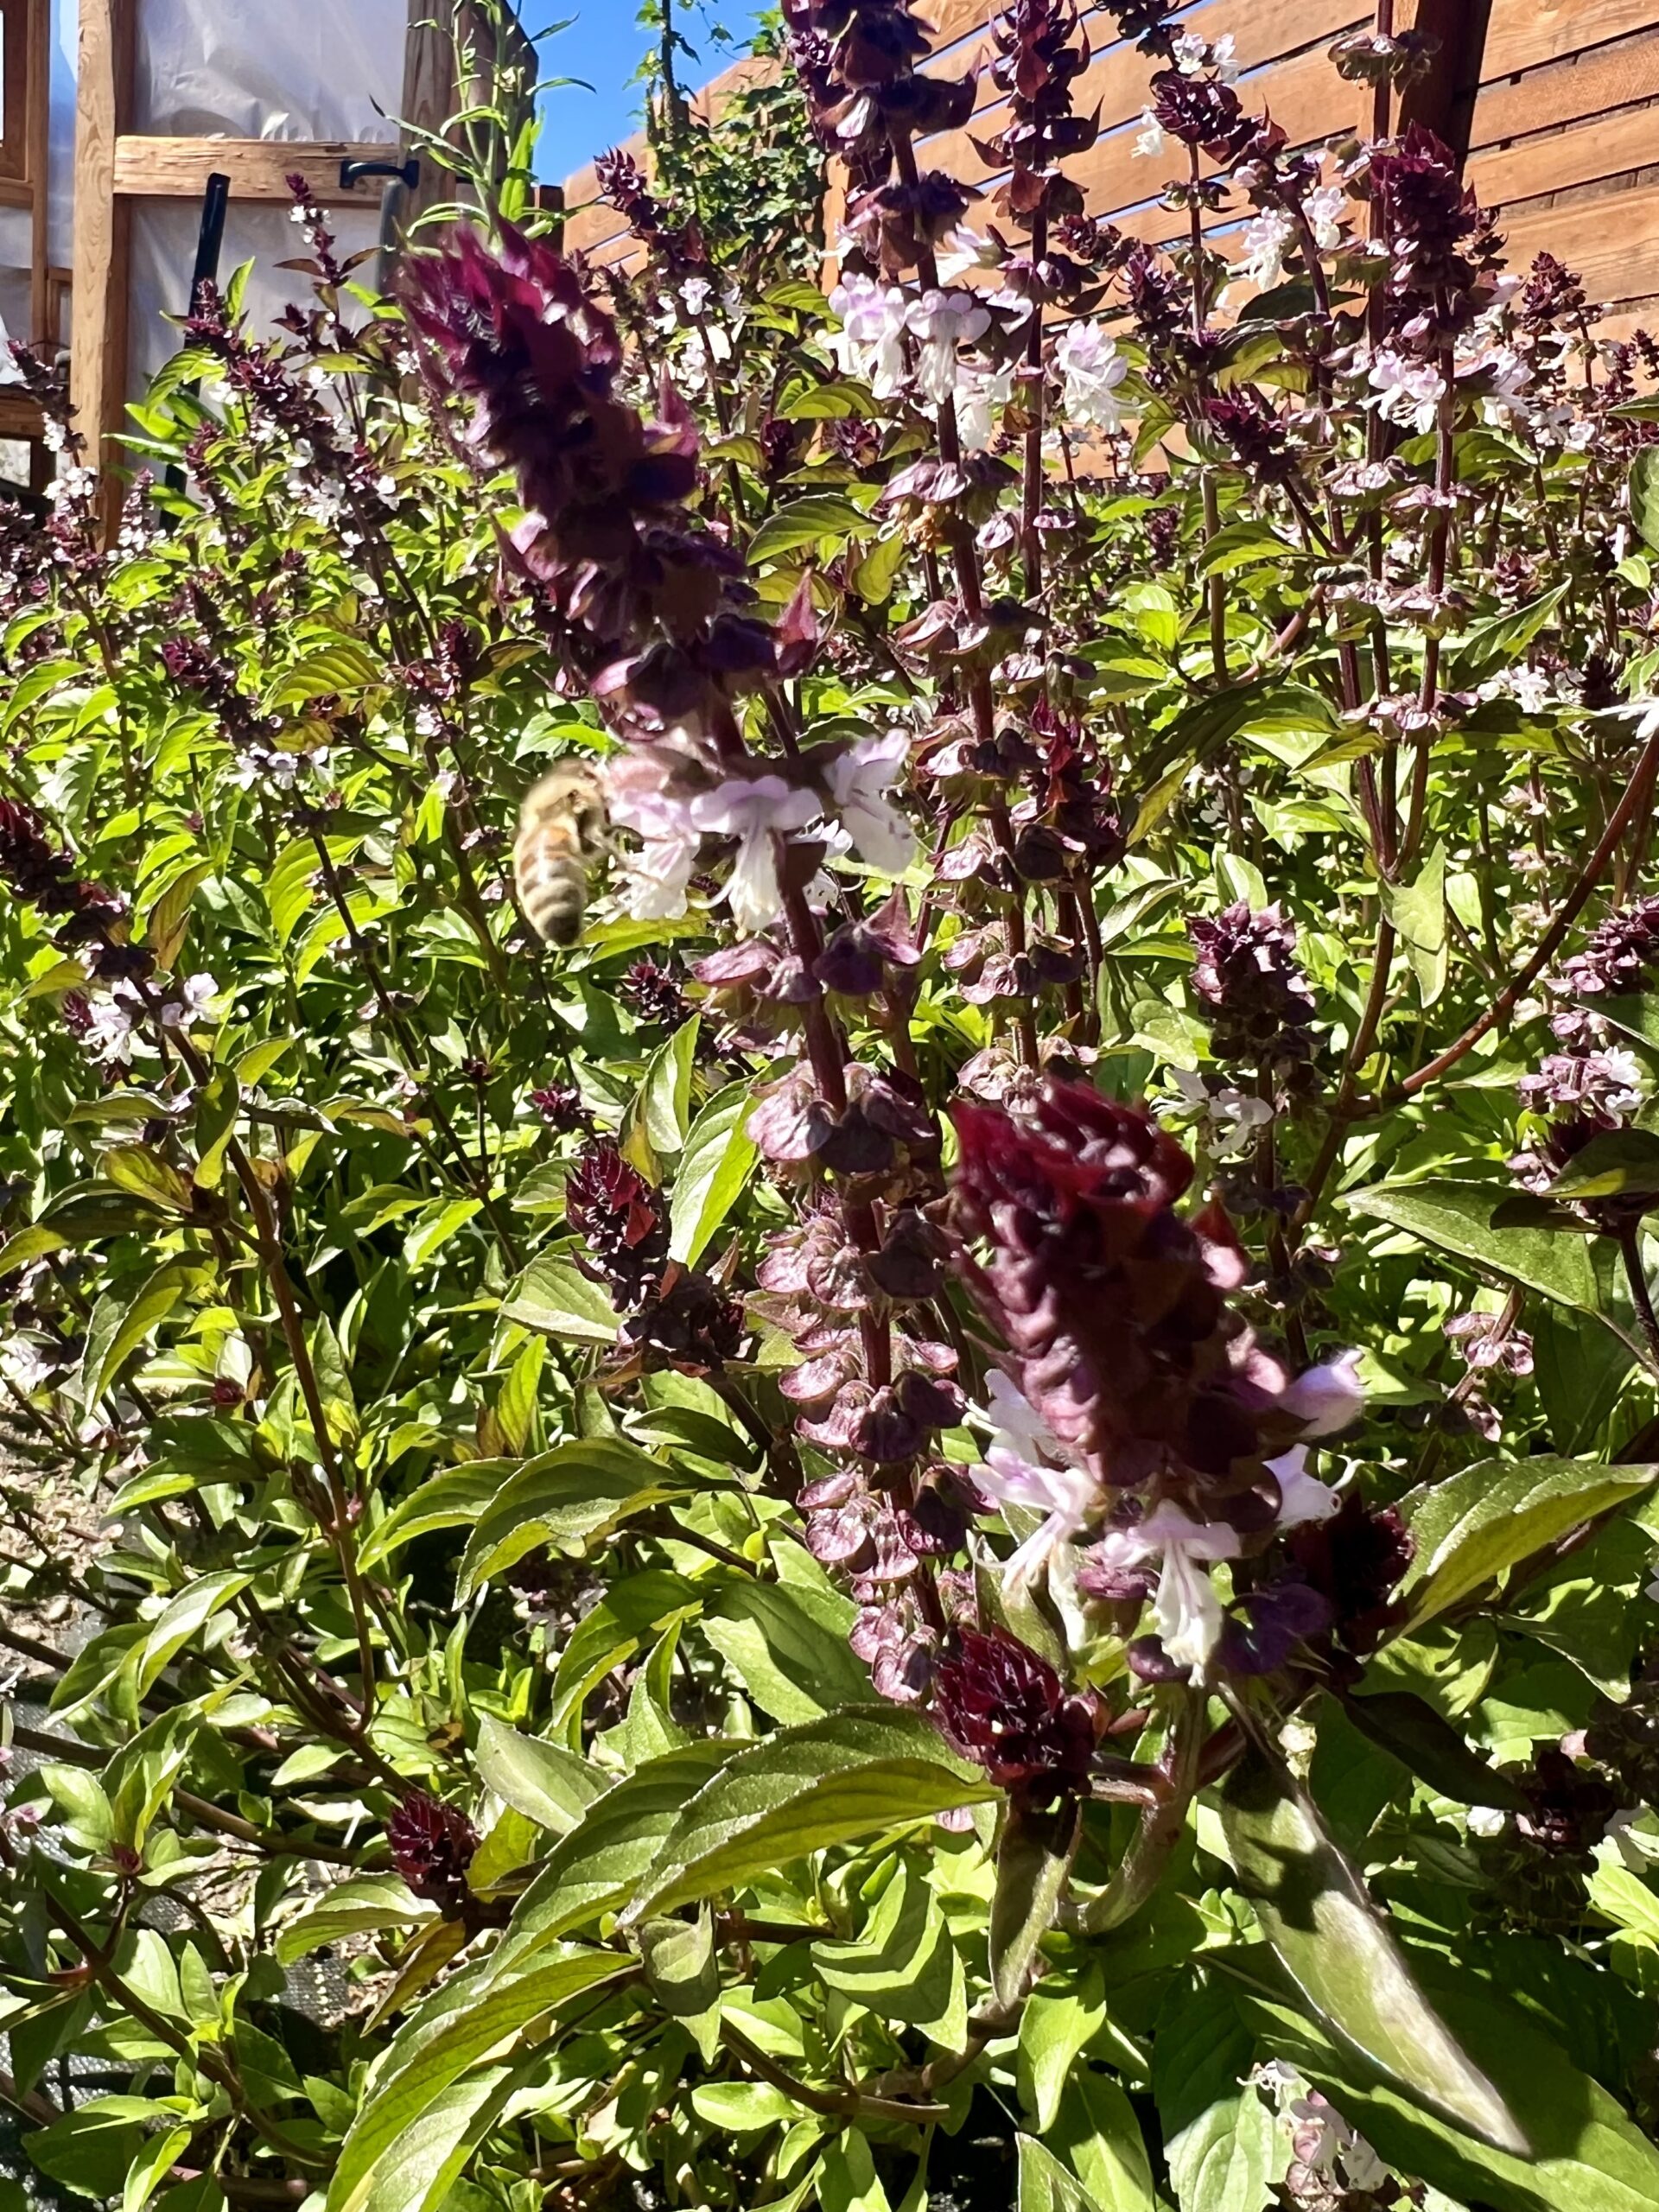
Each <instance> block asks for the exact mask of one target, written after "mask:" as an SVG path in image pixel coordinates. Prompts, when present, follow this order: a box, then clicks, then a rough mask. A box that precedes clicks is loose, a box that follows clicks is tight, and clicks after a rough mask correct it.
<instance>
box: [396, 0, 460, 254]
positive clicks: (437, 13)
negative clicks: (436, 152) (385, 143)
mask: <svg viewBox="0 0 1659 2212" xmlns="http://www.w3.org/2000/svg"><path fill="white" fill-rule="evenodd" d="M453 22H454V0H409V30H408V33H407V35H406V36H405V39H404V99H403V111H402V115H401V118H400V120H401V121H402V122H403V123H404V124H412V125H413V126H414V127H415V129H416V130H423V131H425V130H429V131H432V132H434V133H436V132H439V131H441V130H442V129H443V126H444V124H446V123H447V122H448V119H449V114H450V111H451V109H452V107H453V105H454V80H455V57H454V46H453V44H452V42H451V29H452V25H453ZM404 154H405V156H408V155H410V154H413V155H414V156H415V157H416V160H417V161H418V162H420V165H421V181H420V182H419V184H418V185H417V186H416V188H415V190H414V191H413V192H408V193H404V194H401V195H400V198H401V200H402V205H401V207H399V208H398V210H397V221H398V224H399V226H400V227H401V228H402V229H404V230H405V231H407V230H408V229H409V228H410V226H411V224H413V223H414V222H415V221H416V219H417V218H418V217H419V216H420V215H422V214H423V213H425V211H426V209H427V208H429V207H435V206H436V205H437V204H438V203H439V202H440V201H441V200H447V199H448V198H450V197H451V196H452V195H453V193H454V179H453V178H452V177H451V176H450V175H449V174H448V171H447V170H446V169H441V168H439V167H438V165H437V163H436V162H435V161H434V160H433V158H432V156H431V155H430V154H429V153H428V152H427V150H426V149H425V147H424V146H423V145H422V143H421V142H420V140H419V138H418V137H412V136H408V135H406V136H405V138H404Z"/></svg>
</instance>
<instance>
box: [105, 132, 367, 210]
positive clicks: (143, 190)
mask: <svg viewBox="0 0 1659 2212" xmlns="http://www.w3.org/2000/svg"><path fill="white" fill-rule="evenodd" d="M397 157H398V156H397V147H396V145H394V144H392V143H391V142H390V141H388V140H384V139H383V140H379V141H359V140H346V139H343V138H147V137H137V136H135V135H133V134H130V133H124V134H123V135H122V136H121V137H118V139H117V140H116V142H115V190H116V192H117V193H118V194H120V195H121V196H123V197H124V198H126V199H130V200H200V197H201V195H202V193H203V191H204V189H205V188H206V186H207V180H208V178H209V177H210V176H211V175H213V172H214V171H215V170H217V171H218V172H219V175H222V176H227V177H229V179H230V180H231V197H232V200H284V201H286V200H289V199H291V198H292V197H293V195H292V194H291V193H290V192H289V188H288V179H289V177H290V176H293V175H296V174H297V175H301V176H302V177H303V178H304V179H305V181H306V183H307V184H308V186H309V188H310V191H311V197H312V198H313V200H315V201H316V203H317V205H318V206H319V207H364V206H367V207H378V206H379V204H380V195H381V194H382V193H383V192H384V191H385V182H386V181H385V178H384V177H378V176H372V177H365V178H364V180H363V181H362V182H361V183H360V184H354V185H350V186H343V185H342V184H341V183H340V163H341V162H392V161H396V160H397Z"/></svg>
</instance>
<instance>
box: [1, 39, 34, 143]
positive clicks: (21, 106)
mask: <svg viewBox="0 0 1659 2212" xmlns="http://www.w3.org/2000/svg"><path fill="white" fill-rule="evenodd" d="M33 14H34V11H33V10H32V9H31V7H30V5H29V0H0V55H3V62H0V75H3V78H4V83H5V92H4V100H3V104H0V176H8V177H22V176H26V175H28V173H29V34H30V32H31V31H32V30H33V29H34V22H33Z"/></svg>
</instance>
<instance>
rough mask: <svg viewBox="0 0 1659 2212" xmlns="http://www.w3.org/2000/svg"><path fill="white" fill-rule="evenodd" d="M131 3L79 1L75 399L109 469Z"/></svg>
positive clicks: (122, 352)
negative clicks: (118, 176) (120, 158)
mask: <svg viewBox="0 0 1659 2212" xmlns="http://www.w3.org/2000/svg"><path fill="white" fill-rule="evenodd" d="M132 29H133V0H80V63H79V81H78V85H77V89H76V98H75V255H74V267H75V286H74V306H73V338H72V340H71V349H70V351H71V368H70V376H71V386H70V389H71V397H72V398H73V403H74V408H75V415H76V427H77V429H79V432H80V434H81V435H82V436H83V437H84V438H85V439H86V459H87V461H89V462H90V463H91V464H92V465H93V466H95V467H106V466H107V464H108V463H110V462H111V461H113V460H114V458H115V456H114V455H113V454H111V453H110V452H108V451H107V450H106V444H107V441H108V440H109V439H110V438H111V437H112V436H114V435H116V434H117V433H118V431H119V430H120V429H121V426H122V423H123V421H124V416H125V411H126V391H127V314H128V301H127V277H128V249H129V245H130V238H131V220H130V218H131V212H132V211H131V202H130V200H124V199H123V198H122V197H121V196H120V195H119V194H118V193H117V191H116V188H115V149H116V143H117V141H118V139H119V137H120V136H121V133H122V130H123V129H124V126H125V124H126V120H127V118H128V116H129V115H130V112H131V108H132V43H133V41H132ZM100 505H101V512H102V515H103V519H104V524H105V529H106V531H110V532H111V535H112V534H113V531H114V528H115V524H116V521H117V519H118V516H119V513H120V505H121V502H120V486H118V483H117V482H116V480H115V479H114V477H113V475H109V474H106V476H105V486H104V493H103V497H102V500H101V503H100Z"/></svg>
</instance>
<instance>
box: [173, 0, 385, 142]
mask: <svg viewBox="0 0 1659 2212" xmlns="http://www.w3.org/2000/svg"><path fill="white" fill-rule="evenodd" d="M408 23H409V9H408V5H407V0H139V8H138V16H137V32H138V37H137V48H136V50H135V54H134V60H135V63H136V67H135V71H134V77H133V118H132V127H133V129H134V130H138V131H145V132H151V133H153V134H155V135H156V137H164V138H199V137H223V138H368V139H374V138H392V137H396V136H397V133H396V131H395V130H394V129H393V127H392V126H391V124H389V123H388V122H387V121H386V120H385V118H386V117H388V116H393V115H396V114H397V106H398V102H399V101H400V100H401V99H402V98H403V90H404V33H405V30H406V29H407V27H408Z"/></svg>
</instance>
